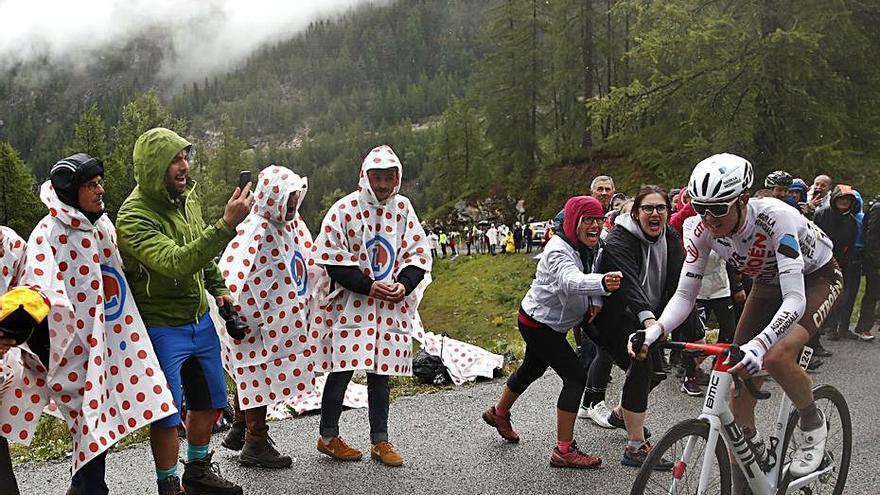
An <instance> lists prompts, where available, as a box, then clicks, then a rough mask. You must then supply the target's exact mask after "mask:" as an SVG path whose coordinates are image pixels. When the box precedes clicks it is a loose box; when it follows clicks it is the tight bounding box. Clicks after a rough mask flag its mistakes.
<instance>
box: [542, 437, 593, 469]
mask: <svg viewBox="0 0 880 495" xmlns="http://www.w3.org/2000/svg"><path fill="white" fill-rule="evenodd" d="M550 465H551V466H553V467H563V468H565V467H567V468H575V469H597V468H598V467H599V466H601V465H602V459H599V458H598V457H596V456H594V455H589V454H585V453H583V452H581V451H580V450H578V448H577V444H576V443H574V442H572V443H571V450H569V451H568V453H567V454H563V453H562V452H560V451H559V447H554V448H553V454H551V455H550Z"/></svg>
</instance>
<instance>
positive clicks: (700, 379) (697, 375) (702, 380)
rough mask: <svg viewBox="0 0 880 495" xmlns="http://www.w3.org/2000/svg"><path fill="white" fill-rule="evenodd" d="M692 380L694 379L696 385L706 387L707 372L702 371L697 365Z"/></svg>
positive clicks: (707, 383) (707, 380)
mask: <svg viewBox="0 0 880 495" xmlns="http://www.w3.org/2000/svg"><path fill="white" fill-rule="evenodd" d="M694 380H696V383H697V385H700V386H702V387H708V386H709V373H706V372H705V371H703V368H700V367H697V369H695V370H694Z"/></svg>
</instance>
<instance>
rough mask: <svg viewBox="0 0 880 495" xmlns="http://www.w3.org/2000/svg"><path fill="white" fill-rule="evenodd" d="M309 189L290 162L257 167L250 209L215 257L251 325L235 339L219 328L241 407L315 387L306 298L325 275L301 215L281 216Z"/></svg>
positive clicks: (264, 403)
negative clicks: (293, 197) (291, 199)
mask: <svg viewBox="0 0 880 495" xmlns="http://www.w3.org/2000/svg"><path fill="white" fill-rule="evenodd" d="M306 190H307V182H306V179H305V178H302V177H300V176H298V175H296V174H295V173H293V172H292V171H290V170H289V169H287V168H284V167H279V166H275V165H273V166H270V167H267V168H266V169H264V170H263V171H262V172H260V176H259V178H258V179H257V182H256V190H255V191H254V192H255V195H256V201H255V203H254V207H253V210H252V211H251V213H250V214H249V215H248V217H247V218H246V219H245V220H244V221H243V222H242V223H241V224H240V225H239V226H238V229H237V235H236V236H235V239H233V240H232V242H230V243H229V245H228V246H227V247H226V251H225V252H224V253H223V256H222V257H221V259H220V264H219V266H220V270H221V272H222V274H223V278H224V279H225V280H226V286H227V287H228V288H229V291H230V292H231V293H232V297H233V298H234V299H235V300H236V303H237V305H236V309H237V310H238V313H239V315H240V316H241V318H242V320H243V321H244V322H245V323H247V325H248V330H247V333H246V335H245V338H244V339H242V340H240V341H238V340H234V339H232V338H231V337H230V336H229V335H228V334H227V333H226V330H225V328H224V327H223V326H220V327H218V328H219V332H220V336H221V339H222V341H223V362H224V366H225V367H226V369H227V372H228V373H229V374H230V375H231V376H232V377H233V379H234V380H235V383H236V388H237V390H238V399H239V406H240V407H241V409H243V410H245V409H252V408H255V407H263V406H271V405H274V404H277V403H279V402H282V401H286V400H287V399H296V398H297V397H303V396H305V394H307V393H308V392H310V391H311V390H312V388H313V387H314V383H315V377H314V373H313V371H312V369H313V367H314V355H315V353H316V351H317V342H318V332H317V331H315V332H314V335H310V333H309V303H310V298H311V295H312V293H314V291H315V290H316V287H317V286H318V285H320V284H322V283H323V284H327V283H328V281H327V280H326V274H324V273H323V272H324V271H323V270H322V269H320V267H318V266H317V265H316V264H315V262H314V260H313V259H312V235H311V233H309V229H308V227H307V226H306V224H305V222H304V221H303V219H302V217H301V216H300V214H299V213H298V212H297V213H296V216H295V218H294V219H293V220H290V221H287V220H285V215H286V214H287V200H288V197H289V196H290V195H291V194H293V193H295V192H299V200H298V202H297V209H299V204H301V203H302V200H303V197H304V196H305V194H306ZM322 278H323V281H322Z"/></svg>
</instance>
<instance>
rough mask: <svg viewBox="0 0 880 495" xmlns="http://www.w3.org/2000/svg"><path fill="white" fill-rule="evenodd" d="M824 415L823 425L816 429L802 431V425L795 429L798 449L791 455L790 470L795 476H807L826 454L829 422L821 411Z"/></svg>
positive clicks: (820, 413)
mask: <svg viewBox="0 0 880 495" xmlns="http://www.w3.org/2000/svg"><path fill="white" fill-rule="evenodd" d="M819 415H820V416H821V417H822V426H820V427H819V428H816V429H815V430H810V431H802V430H801V427H800V425H797V426H796V427H795V429H794V442H795V445H797V447H798V449H797V450H796V451H795V452H794V454H793V455H792V456H791V467H789V469H788V471H789V472H790V473H791V475H792V476H793V477H795V478H800V477H803V476H806V475H808V474H810V473H812V472H813V471H815V470H816V469H817V468H818V467H819V464H821V463H822V458H823V457H824V456H825V440H826V439H827V438H828V424H827V423H826V422H825V415H824V414H822V411H819Z"/></svg>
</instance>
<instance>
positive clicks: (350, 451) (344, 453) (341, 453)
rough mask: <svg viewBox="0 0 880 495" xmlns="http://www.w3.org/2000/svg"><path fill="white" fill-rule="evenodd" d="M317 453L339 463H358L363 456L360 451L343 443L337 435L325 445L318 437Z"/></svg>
mask: <svg viewBox="0 0 880 495" xmlns="http://www.w3.org/2000/svg"><path fill="white" fill-rule="evenodd" d="M318 452H321V453H322V454H327V455H329V456H330V457H332V458H334V459H337V460H340V461H359V460H361V458H363V456H364V455H363V454H361V451H360V450H358V449H356V448H354V447H352V446H350V445H348V444H347V443H345V440H343V439H342V437H340V436H338V435H337V436H335V437H333V438H331V439H330V441H329V442H327V443H324V439H323V438H321V437H318Z"/></svg>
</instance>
